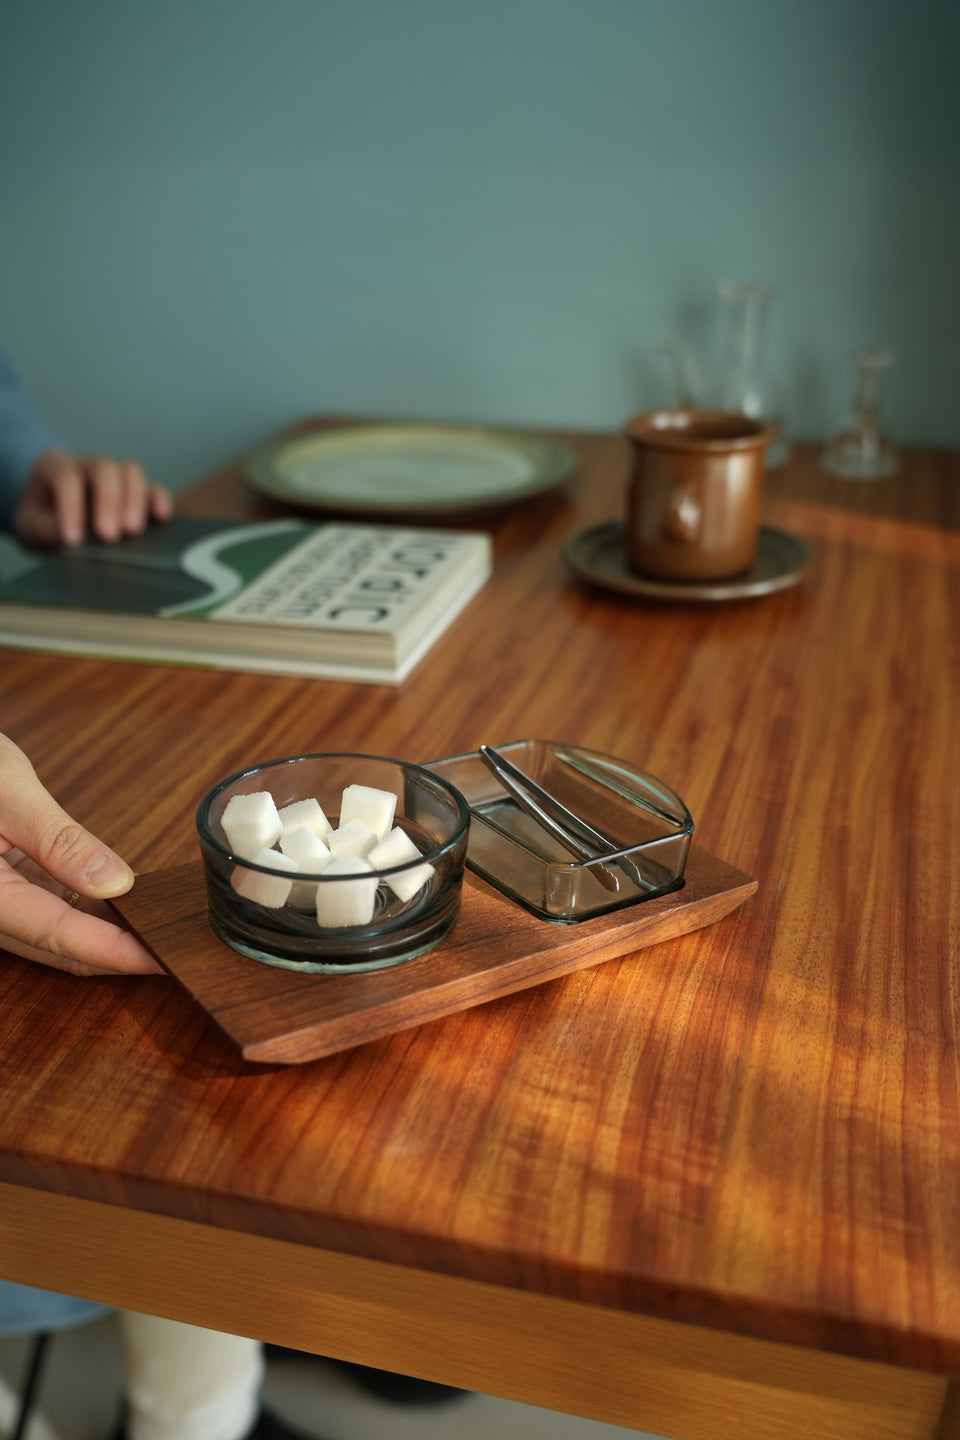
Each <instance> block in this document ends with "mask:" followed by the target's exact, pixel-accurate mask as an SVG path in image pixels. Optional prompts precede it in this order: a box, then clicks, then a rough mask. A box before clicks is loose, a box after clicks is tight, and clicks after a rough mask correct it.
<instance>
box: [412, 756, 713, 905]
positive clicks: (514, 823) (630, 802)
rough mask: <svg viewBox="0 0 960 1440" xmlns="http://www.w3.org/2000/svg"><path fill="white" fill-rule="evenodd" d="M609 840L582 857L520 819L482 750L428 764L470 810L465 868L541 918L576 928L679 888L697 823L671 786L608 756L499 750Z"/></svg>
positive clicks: (524, 817) (527, 818)
mask: <svg viewBox="0 0 960 1440" xmlns="http://www.w3.org/2000/svg"><path fill="white" fill-rule="evenodd" d="M496 750H497V752H498V754H500V755H502V756H505V757H506V758H507V759H508V760H511V761H512V762H513V764H514V765H515V766H517V768H518V769H519V770H521V771H523V773H524V774H525V775H526V776H527V777H529V778H530V779H531V780H534V781H535V782H536V783H537V784H538V785H539V786H540V787H541V788H542V789H544V790H546V791H548V792H549V794H550V795H551V796H552V797H553V798H554V799H555V800H558V801H559V802H560V803H561V804H562V805H564V806H565V807H566V809H567V810H569V811H572V812H573V814H574V815H576V816H579V817H580V818H581V819H582V820H584V821H586V823H587V824H588V825H589V826H590V827H591V828H592V829H593V830H595V831H597V832H598V833H599V834H600V835H602V836H603V837H604V838H606V839H607V840H608V841H609V850H608V851H606V853H604V854H603V856H602V858H598V859H581V858H578V857H577V856H576V855H574V854H572V853H571V852H570V851H568V850H567V849H566V848H565V847H564V846H563V845H562V844H561V843H559V842H558V841H557V840H556V839H555V837H554V836H553V835H551V834H550V833H549V832H548V831H547V830H546V829H545V828H544V826H543V825H542V824H541V823H540V822H539V821H538V820H536V819H535V818H534V817H532V816H531V815H530V814H528V813H526V812H525V811H524V810H523V809H522V808H521V807H520V806H519V805H518V803H517V802H516V800H514V799H513V798H512V797H511V795H510V794H509V793H508V792H507V790H505V789H504V787H503V785H502V784H501V782H500V780H499V779H498V778H497V776H496V775H494V774H493V773H492V772H491V771H490V770H489V769H488V767H487V765H486V764H485V763H484V761H483V759H482V757H481V755H480V754H479V752H478V751H472V752H470V753H468V754H465V755H453V756H450V757H448V758H446V759H443V760H435V761H432V762H431V763H430V764H429V765H428V766H427V768H428V769H429V770H431V771H432V772H433V773H434V774H435V775H437V776H439V777H441V778H443V779H445V780H447V781H449V782H450V784H451V785H453V786H455V787H456V788H457V789H458V790H459V791H460V792H461V793H462V794H463V796H464V797H465V799H466V801H467V804H468V805H469V806H470V815H471V821H470V839H469V844H468V848H467V866H468V868H469V869H471V870H473V871H475V872H476V874H478V875H480V876H482V877H483V879H484V880H486V881H487V882H488V883H489V884H490V885H493V886H494V887H495V889H497V890H499V891H500V892H501V894H503V895H506V896H507V897H508V898H509V899H511V900H515V901H516V903H517V904H518V905H522V906H523V908H524V909H525V910H528V911H530V912H531V914H533V915H537V916H539V918H540V919H541V920H548V921H552V922H554V923H556V924H573V923H576V922H577V921H580V920H586V919H588V918H589V917H590V916H592V915H601V914H604V913H605V912H607V911H610V910H619V909H620V908H622V907H623V906H625V905H635V904H637V903H638V902H639V901H643V900H648V899H651V898H652V897H654V896H656V895H665V894H668V893H669V892H670V891H673V890H678V889H679V888H680V887H681V886H682V885H683V873H684V868H685V866H686V861H687V854H688V852H689V849H690V839H691V836H692V835H693V820H692V819H691V816H690V812H689V811H688V810H687V807H686V806H685V805H684V803H683V801H682V800H681V799H680V797H679V795H677V794H675V793H674V791H673V790H671V789H670V788H669V786H667V785H665V784H664V783H663V781H662V780H658V779H657V778H656V776H654V775H648V774H647V773H646V772H645V771H643V770H638V769H637V768H636V767H635V766H633V765H631V764H629V762H627V761H625V760H620V759H618V758H616V757H615V756H613V755H603V754H600V753H599V752H597V751H593V750H585V749H583V748H582V747H580V746H577V745H565V744H562V743H559V742H557V741H553V740H516V741H512V742H511V743H510V744H507V745H498V746H496Z"/></svg>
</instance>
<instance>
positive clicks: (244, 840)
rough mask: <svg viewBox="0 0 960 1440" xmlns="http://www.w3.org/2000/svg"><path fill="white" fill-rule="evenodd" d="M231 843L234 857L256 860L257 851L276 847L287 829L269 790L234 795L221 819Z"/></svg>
mask: <svg viewBox="0 0 960 1440" xmlns="http://www.w3.org/2000/svg"><path fill="white" fill-rule="evenodd" d="M220 824H221V825H222V826H223V833H224V835H226V837H227V844H228V845H229V846H230V849H231V850H232V851H233V853H234V855H242V856H243V858H244V860H252V859H253V856H254V851H256V850H264V849H267V850H268V849H269V848H270V846H271V845H276V843H277V841H278V840H279V839H280V833H281V831H282V830H283V824H282V822H281V820H280V816H279V815H278V813H277V807H276V805H275V804H274V800H273V796H272V795H271V794H270V792H269V790H257V791H255V792H254V794H252V795H232V796H231V797H230V799H229V800H228V801H227V805H226V808H225V809H224V812H223V815H222V816H221V817H220Z"/></svg>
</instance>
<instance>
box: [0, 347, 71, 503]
mask: <svg viewBox="0 0 960 1440" xmlns="http://www.w3.org/2000/svg"><path fill="white" fill-rule="evenodd" d="M54 446H57V447H59V448H60V449H61V450H62V449H65V448H66V447H65V446H64V443H63V441H62V440H61V439H60V436H59V435H57V434H56V433H55V432H54V431H53V430H51V428H50V426H49V425H48V424H47V422H46V421H45V420H44V418H43V416H42V415H41V414H40V412H39V410H38V409H37V407H36V406H35V405H34V403H33V401H32V400H31V398H30V396H29V395H28V394H27V392H26V390H25V389H24V388H23V385H22V384H21V381H20V377H19V376H18V374H17V372H16V370H15V369H14V368H13V365H12V364H11V362H10V360H9V359H8V358H7V356H6V355H5V354H4V352H3V351H2V350H0V530H9V529H10V527H11V525H12V523H13V512H14V510H15V508H16V504H17V497H18V496H19V494H20V491H21V490H22V489H23V487H24V485H25V484H26V483H27V476H28V475H29V474H30V470H31V467H32V465H33V462H34V461H35V460H36V458H37V456H38V455H42V454H43V452H44V450H50V449H52V448H53V447H54Z"/></svg>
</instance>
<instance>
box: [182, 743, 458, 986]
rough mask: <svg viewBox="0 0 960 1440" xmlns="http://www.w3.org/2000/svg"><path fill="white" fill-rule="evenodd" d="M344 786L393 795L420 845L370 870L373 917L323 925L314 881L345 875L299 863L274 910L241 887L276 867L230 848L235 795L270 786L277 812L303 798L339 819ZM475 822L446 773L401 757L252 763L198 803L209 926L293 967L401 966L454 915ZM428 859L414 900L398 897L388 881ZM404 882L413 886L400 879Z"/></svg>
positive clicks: (245, 951) (239, 945)
mask: <svg viewBox="0 0 960 1440" xmlns="http://www.w3.org/2000/svg"><path fill="white" fill-rule="evenodd" d="M348 785H364V786H369V787H370V788H371V789H375V790H386V791H390V792H392V793H393V794H395V795H396V796H397V808H396V816H395V820H394V824H396V825H399V826H400V827H401V828H402V829H403V830H405V831H406V832H407V834H408V835H409V837H410V838H411V839H412V840H413V841H414V843H415V844H416V846H417V849H418V850H419V851H420V854H419V855H418V857H417V859H416V860H415V861H410V862H408V863H407V864H404V865H395V866H392V867H391V868H389V869H383V870H381V871H375V872H373V873H374V875H375V877H376V881H377V884H376V894H375V902H374V913H373V919H372V920H371V922H370V923H369V924H359V925H338V926H321V925H320V924H319V923H318V921H317V906H316V899H315V898H314V899H313V900H312V901H311V892H312V887H313V886H318V887H323V886H329V885H336V884H338V885H340V886H341V887H342V886H343V884H344V877H343V876H338V877H337V878H336V879H331V877H330V876H326V877H325V876H324V874H323V872H322V871H320V872H319V873H318V874H309V873H307V872H303V871H298V872H297V873H296V876H295V885H296V888H295V889H294V890H293V892H292V893H291V897H290V900H289V901H288V902H287V903H285V904H283V905H282V906H279V907H277V908H273V907H271V906H268V905H264V904H259V903H256V902H255V901H254V900H251V899H247V898H244V896H243V895H241V894H238V893H237V887H238V885H239V886H240V887H241V888H243V887H244V884H245V883H246V885H247V886H248V887H249V885H250V882H251V877H253V887H254V888H255V887H256V884H257V880H256V877H258V876H262V877H264V879H265V880H266V881H267V882H269V880H270V877H271V871H270V869H269V868H268V867H265V866H262V865H255V864H253V863H252V862H251V861H250V860H249V859H244V858H243V857H241V856H239V855H237V854H234V853H233V852H232V851H231V849H230V847H229V844H228V842H227V839H226V836H225V834H224V831H223V826H222V824H221V817H222V816H223V812H224V810H225V808H226V806H227V804H228V802H229V801H230V800H231V799H232V797H233V796H234V795H250V794H253V793H255V792H257V791H263V790H267V791H269V792H270V794H271V795H272V796H273V799H274V802H275V804H276V806H277V809H278V810H281V809H283V808H284V806H286V805H290V804H292V803H294V802H295V801H297V800H309V799H316V800H318V801H319V803H320V806H321V808H322V809H323V811H324V813H325V815H326V816H327V819H328V820H329V821H330V823H331V824H332V825H333V826H336V824H337V821H338V818H339V811H340V796H341V794H342V792H343V790H344V789H345V788H346V787H347V786H348ZM469 824H470V812H469V810H468V808H467V804H466V801H465V800H464V798H463V796H462V795H460V794H459V793H458V792H457V791H456V790H455V789H454V787H453V786H452V785H451V784H450V782H449V781H448V780H447V779H446V778H445V777H444V776H442V775H436V774H434V773H432V772H431V771H429V770H426V769H424V768H423V767H422V766H419V765H408V764H406V763H405V762H404V761H402V760H391V759H387V758H385V757H382V756H377V755H354V754H349V753H340V754H317V755H293V756H289V757H287V758H285V759H280V760H270V761H267V762H266V763H264V764H259V765H252V766H250V767H249V768H248V769H246V770H241V771H239V772H238V773H237V774H235V775H230V776H228V777H227V779H225V780H221V781H220V783H219V784H218V785H215V786H214V787H213V789H212V790H211V791H210V792H209V793H208V794H207V795H205V796H204V798H203V800H202V801H201V802H200V806H199V808H198V810H197V835H198V838H199V842H200V851H201V855H202V857H203V865H204V871H205V875H206V883H207V897H208V915H209V919H210V924H211V926H212V928H213V930H214V931H215V933H216V934H217V935H218V936H219V937H220V939H221V940H223V941H224V942H225V943H226V944H227V945H229V946H230V947H231V949H233V950H236V951H238V952H239V953H240V954H241V955H246V956H248V957H249V958H250V959H253V960H259V961H261V962H263V963H265V964H267V965H277V966H280V967H283V968H286V969H288V970H299V971H304V972H308V973H316V974H343V973H345V972H353V971H363V970H379V969H382V968H384V967H386V966H388V965H399V964H401V963H402V962H403V961H405V960H411V959H413V958H414V957H415V956H417V955H422V954H423V953H424V952H425V951H427V950H430V949H432V948H433V946H435V945H437V944H439V942H440V941H441V940H442V939H443V938H444V936H445V935H447V934H448V933H449V932H450V930H451V929H452V928H453V926H454V924H455V923H456V920H457V917H458V915H459V912H460V898H461V894H462V889H463V867H464V859H465V856H466V849H467V832H468V829H469ZM425 863H426V865H427V866H429V871H424V875H425V877H426V878H425V879H424V882H423V884H422V885H420V886H419V888H417V890H416V893H415V894H413V895H412V896H411V898H410V899H408V900H401V899H398V898H397V895H396V894H395V893H394V891H393V889H392V888H391V886H390V884H389V880H390V879H394V880H396V879H397V877H400V878H401V879H402V877H403V876H404V874H409V873H410V872H411V871H416V870H417V867H420V866H424V864H425ZM273 874H274V876H275V875H276V872H275V871H274V872H273ZM364 878H367V877H364ZM399 888H400V889H401V890H406V889H408V888H409V887H405V886H403V885H402V884H401V885H400V886H399ZM294 901H297V902H298V903H294Z"/></svg>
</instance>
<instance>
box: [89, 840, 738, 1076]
mask: <svg viewBox="0 0 960 1440" xmlns="http://www.w3.org/2000/svg"><path fill="white" fill-rule="evenodd" d="M756 888H757V883H756V881H755V880H751V879H750V877H749V876H748V875H743V874H742V873H741V872H740V871H739V870H734V868H733V867H732V866H730V865H725V864H724V862H723V861H722V860H718V859H717V857H716V856H715V855H708V854H707V853H706V851H703V850H700V849H699V848H698V847H697V846H692V847H691V854H690V857H689V859H688V862H687V869H686V875H685V884H684V887H683V889H682V890H679V891H675V892H674V893H673V894H671V895H663V896H659V897H657V898H655V899H651V900H645V901H643V902H642V903H641V904H639V905H633V906H628V907H626V908H625V909H622V910H616V911H613V912H612V913H610V914H607V915H601V916H597V917H596V918H595V919H591V920H585V921H583V922H581V923H580V924H577V925H550V924H546V923H544V922H543V921H539V920H536V919H535V918H534V917H533V916H532V915H528V914H526V913H525V912H524V911H523V910H521V909H519V908H518V906H516V905H513V904H510V903H508V902H507V901H506V900H504V899H503V897H502V896H500V895H498V894H496V893H495V892H494V891H493V890H491V889H490V888H489V887H488V886H487V885H485V884H484V883H483V882H482V881H480V880H477V879H475V878H473V877H471V876H469V875H468V877H467V881H466V884H465V886H464V892H465V893H464V897H463V902H462V905H461V911H460V916H459V919H458V921H457V924H456V926H455V928H454V930H453V931H452V933H451V934H450V935H449V936H448V937H447V938H446V940H444V941H443V943H442V944H441V945H440V946H438V947H437V948H436V949H435V950H432V951H431V952H430V953H429V954H427V955H422V956H420V957H418V958H417V959H415V960H410V961H407V962H406V963H405V964H403V965H398V966H394V967H392V968H390V969H387V970H377V971H374V972H372V973H369V974H358V975H303V974H300V975H298V974H296V973H292V972H291V971H289V970H285V969H276V968H273V967H271V966H268V965H260V964H257V963H256V962H255V961H253V960H249V959H246V958H245V957H244V956H242V955H238V954H237V953H236V952H235V951H233V950H231V949H230V948H229V946H227V945H226V944H224V942H223V941H222V940H220V939H219V938H218V937H217V935H215V934H214V932H213V930H212V929H211V928H210V925H209V922H208V920H207V893H206V885H205V882H204V875H203V866H202V864H201V863H200V862H199V861H197V862H194V863H192V864H188V865H181V866H176V867H174V868H173V869H171V870H162V871H157V872H155V873H154V874H152V875H143V876H141V877H140V879H139V880H138V881H137V884H136V886H135V887H134V889H133V890H132V891H131V892H130V893H129V895H127V896H124V897H123V898H122V899H120V900H118V901H116V902H114V909H115V910H116V911H117V912H118V914H119V915H120V916H121V917H123V918H124V919H125V920H126V921H127V922H128V923H129V925H130V926H131V928H132V929H133V930H134V931H135V932H136V933H137V935H139V937H140V939H141V940H143V942H144V944H146V945H147V946H148V947H149V949H150V950H152V952H153V954H154V955H156V957H157V959H158V960H159V961H160V963H161V964H162V965H163V967H164V969H165V970H167V971H168V972H169V973H170V974H171V975H173V976H174V978H175V979H177V980H179V981H180V983H181V984H182V985H184V986H185V987H186V989H187V990H188V992H189V993H190V994H191V995H192V996H193V998H194V999H195V1000H196V1001H197V1002H198V1003H199V1004H200V1005H201V1006H202V1007H203V1009H204V1010H205V1011H206V1012H207V1014H208V1015H209V1016H210V1017H211V1019H213V1020H214V1021H215V1022H216V1024H217V1025H219V1026H220V1029H221V1030H222V1031H223V1032H224V1033H225V1034H226V1035H228V1036H229V1037H230V1039H231V1040H233V1041H234V1043H235V1044H236V1045H238V1046H239V1048H240V1052H241V1054H242V1055H243V1057H244V1059H246V1060H258V1061H262V1062H264V1063H270V1062H273V1063H279V1064H286V1065H290V1064H302V1063H303V1062H304V1061H306V1060H317V1059H319V1058H321V1057H322V1056H324V1055H335V1054H336V1053H337V1052H338V1051H340V1050H347V1049H350V1048H352V1047H353V1046H355V1045H363V1044H366V1043H367V1042H369V1041H370V1040H380V1039H382V1038H383V1037H384V1036H386V1035H393V1034H396V1032H397V1031H399V1030H408V1029H410V1027H411V1026H414V1025H422V1024H424V1023H425V1022H426V1021H428V1020H437V1019H440V1018H441V1017H442V1016H444V1015H453V1014H455V1013H456V1012H457V1011H458V1010H466V1009H468V1008H469V1007H470V1006H472V1005H482V1004H483V1003H484V1002H486V1001H488V1000H497V999H500V997H501V996H504V995H511V994H513V993H515V992H516V991H517V990H525V989H527V988H528V987H529V986H531V985H542V984H543V983H544V982H545V981H547V980H553V979H556V978H557V977H558V976H560V975H567V974H569V973H570V972H571V971H573V970H581V969H584V968H585V967H587V966H591V965H598V964H599V963H600V962H601V961H602V960H609V959H610V958H611V957H613V956H616V955H622V954H624V952H626V951H630V952H635V951H637V950H640V949H641V948H642V947H644V946H648V945H656V944H658V943H659V942H661V941H663V940H669V939H672V938H673V937H674V936H676V935H689V934H692V932H693V931H694V930H699V929H701V928H702V927H703V926H705V925H712V924H714V923H715V922H716V921H717V920H719V919H721V917H722V916H724V915H728V914H729V913H730V911H731V910H735V909H736V908H737V907H738V906H739V905H742V904H743V902H744V901H745V900H747V899H749V897H750V896H751V895H752V894H753V893H754V892H755V890H756Z"/></svg>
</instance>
